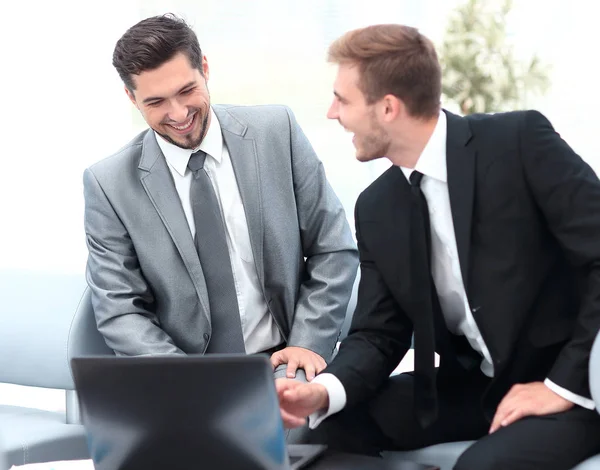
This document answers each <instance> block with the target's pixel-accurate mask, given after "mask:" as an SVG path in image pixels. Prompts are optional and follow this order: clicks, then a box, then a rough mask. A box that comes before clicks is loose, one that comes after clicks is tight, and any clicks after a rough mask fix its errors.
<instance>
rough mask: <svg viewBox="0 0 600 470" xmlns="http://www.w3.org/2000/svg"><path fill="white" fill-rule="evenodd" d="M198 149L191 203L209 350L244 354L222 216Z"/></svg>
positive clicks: (192, 160) (203, 155) (194, 158)
mask: <svg viewBox="0 0 600 470" xmlns="http://www.w3.org/2000/svg"><path fill="white" fill-rule="evenodd" d="M205 159H206V153H204V152H203V151H201V150H199V151H198V152H196V153H193V154H192V156H191V157H190V160H189V163H188V168H189V169H190V170H191V171H192V172H193V176H194V177H193V179H192V185H191V188H190V202H191V204H192V213H193V214H194V224H195V226H196V236H195V238H194V242H195V243H196V250H197V251H198V257H199V258H200V264H201V265H202V270H203V271H204V278H205V280H206V290H207V291H208V301H209V305H210V321H211V329H212V335H211V338H210V341H209V343H208V349H207V352H208V353H245V352H246V349H245V346H244V336H243V333H242V324H241V319H240V310H239V307H238V303H237V295H236V292H235V284H234V280H233V271H232V268H231V260H230V258H229V249H228V248H227V239H226V233H225V227H224V224H223V216H222V215H221V209H220V207H219V201H218V200H217V196H216V194H215V191H214V189H213V186H212V183H211V181H210V177H209V176H208V173H206V169H205V168H204V160H205Z"/></svg>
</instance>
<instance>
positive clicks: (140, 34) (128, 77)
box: [113, 13, 203, 91]
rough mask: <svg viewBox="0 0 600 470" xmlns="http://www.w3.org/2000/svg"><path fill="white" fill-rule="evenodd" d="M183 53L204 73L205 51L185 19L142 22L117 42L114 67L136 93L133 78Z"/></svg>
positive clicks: (155, 18)
mask: <svg viewBox="0 0 600 470" xmlns="http://www.w3.org/2000/svg"><path fill="white" fill-rule="evenodd" d="M180 52H183V53H184V54H185V55H186V56H187V58H188V59H189V61H190V65H191V66H192V67H193V68H196V69H198V70H199V71H200V73H201V74H202V75H203V72H202V50H201V49H200V44H199V43H198V38H197V37H196V33H194V31H193V30H192V28H190V27H189V26H188V24H187V23H186V22H185V21H184V20H183V19H181V18H178V17H177V16H175V15H173V14H171V13H167V14H165V15H161V16H153V17H150V18H146V19H145V20H142V21H140V22H139V23H137V24H136V25H134V26H132V27H131V28H129V29H128V30H127V31H126V32H125V34H123V36H121V38H120V39H119V40H118V41H117V44H116V46H115V50H114V52H113V66H114V67H115V68H116V69H117V72H118V73H119V76H120V77H121V80H123V83H124V84H125V86H126V87H127V88H128V89H129V90H130V91H133V90H135V85H134V83H133V75H139V74H140V73H142V72H144V71H145V70H153V69H156V68H158V67H160V66H161V65H162V64H164V63H165V62H168V61H169V60H171V59H172V58H173V57H174V56H175V55H176V54H178V53H180Z"/></svg>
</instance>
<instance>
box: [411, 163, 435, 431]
mask: <svg viewBox="0 0 600 470" xmlns="http://www.w3.org/2000/svg"><path fill="white" fill-rule="evenodd" d="M422 179H423V174H422V173H420V172H418V171H413V172H412V174H411V175H410V186H411V188H410V189H411V211H410V215H411V217H410V247H411V254H410V256H411V259H410V264H411V277H412V279H411V281H410V282H411V284H412V285H413V286H414V287H413V289H412V290H411V297H412V301H413V302H414V307H415V308H414V311H415V313H416V315H415V317H414V322H413V326H414V334H415V337H414V342H415V371H414V385H415V387H414V394H415V406H416V414H417V419H418V421H419V423H420V424H421V426H422V427H423V428H426V427H428V426H429V425H430V424H431V423H433V422H434V421H435V419H436V418H437V392H436V377H435V331H434V318H433V315H434V312H433V301H432V300H433V299H432V296H433V295H434V294H435V292H434V288H433V282H432V278H431V229H430V225H429V209H428V207H427V200H426V199H425V195H424V194H423V191H421V180H422Z"/></svg>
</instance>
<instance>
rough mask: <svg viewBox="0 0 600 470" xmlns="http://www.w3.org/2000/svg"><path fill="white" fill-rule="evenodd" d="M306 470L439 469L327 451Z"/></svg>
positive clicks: (437, 468) (437, 469)
mask: <svg viewBox="0 0 600 470" xmlns="http://www.w3.org/2000/svg"><path fill="white" fill-rule="evenodd" d="M306 470H439V467H435V466H430V465H422V464H418V463H413V462H397V461H395V462H389V461H387V460H384V459H381V458H377V457H367V456H364V455H356V454H343V453H340V452H331V451H326V452H325V454H324V455H323V456H322V457H320V458H319V459H318V460H315V462H314V463H313V464H311V465H309V466H308V467H306Z"/></svg>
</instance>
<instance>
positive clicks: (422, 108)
mask: <svg viewBox="0 0 600 470" xmlns="http://www.w3.org/2000/svg"><path fill="white" fill-rule="evenodd" d="M328 59H329V61H330V62H333V63H337V64H343V63H346V64H351V65H356V66H358V70H359V73H360V78H359V84H358V86H359V88H360V89H361V91H362V92H363V94H364V96H365V99H366V101H367V103H369V104H371V103H374V102H375V101H377V100H379V99H381V98H383V97H384V96H385V95H387V94H388V93H389V94H391V95H394V96H396V97H398V98H400V99H401V100H402V101H403V102H404V104H405V105H406V108H407V110H408V112H409V113H410V115H411V116H413V117H417V118H430V117H433V116H437V115H438V113H439V109H440V98H441V93H442V71H441V67H440V63H439V61H438V57H437V54H436V52H435V47H434V46H433V43H432V42H431V41H430V40H429V39H428V38H426V37H425V36H423V35H422V34H421V33H419V31H418V30H417V29H416V28H412V27H410V26H404V25H399V24H381V25H373V26H367V27H366V28H362V29H356V30H353V31H350V32H348V33H346V34H344V35H343V36H342V37H341V38H339V39H337V40H336V41H335V42H334V43H333V44H332V45H331V46H330V48H329V57H328Z"/></svg>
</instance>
